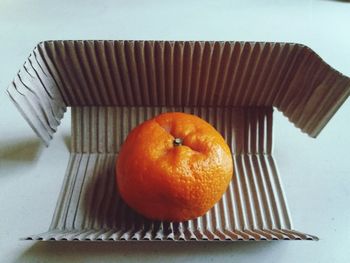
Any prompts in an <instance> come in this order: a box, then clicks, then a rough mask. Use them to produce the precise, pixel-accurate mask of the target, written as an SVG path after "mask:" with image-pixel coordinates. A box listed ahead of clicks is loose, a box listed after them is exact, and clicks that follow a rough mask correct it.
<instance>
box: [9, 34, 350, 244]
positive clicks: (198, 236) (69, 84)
mask: <svg viewBox="0 0 350 263" xmlns="http://www.w3.org/2000/svg"><path fill="white" fill-rule="evenodd" d="M7 92H8V95H9V96H10V98H11V100H12V101H13V102H14V103H15V105H16V106H17V108H18V110H19V111H20V112H21V113H22V115H23V116H24V118H25V119H26V120H27V122H28V123H29V125H30V126H31V127H32V128H33V130H34V131H35V132H36V134H37V135H38V136H39V137H40V138H41V139H42V141H43V142H44V143H45V144H46V145H48V144H49V141H50V139H51V138H52V136H53V134H54V132H55V131H56V129H57V127H58V126H59V124H60V120H61V119H62V118H63V115H64V112H65V111H66V108H67V107H71V108H72V111H71V113H72V126H71V129H72V140H71V149H70V152H71V154H70V161H69V163H68V167H67V172H66V175H65V177H64V181H63V184H62V190H61V193H60V196H59V199H58V201H57V206H56V210H55V213H54V216H53V219H52V223H51V226H50V228H49V230H48V231H47V232H45V233H42V234H39V235H33V236H30V237H26V239H29V240H91V241H96V240H114V241H120V240H175V241H178V240H283V239H302V240H317V237H315V236H313V235H309V234H305V233H303V232H299V231H296V230H295V229H294V227H293V225H292V223H291V219H290V215H289V212H288V208H287V203H286V199H285V196H284V192H283V189H282V186H281V182H280V178H279V175H278V172H277V168H276V164H275V161H274V158H273V156H272V149H271V148H272V139H273V136H272V113H273V108H277V109H278V110H280V111H282V112H283V113H284V114H285V115H286V116H287V117H288V118H289V120H290V121H291V122H292V123H294V124H295V126H296V127H298V128H300V129H301V130H302V131H303V132H305V133H307V134H309V135H310V136H311V137H316V136H317V135H318V134H319V132H320V131H321V130H322V128H323V127H324V126H325V125H326V123H327V122H328V121H329V120H330V118H331V117H332V115H333V114H334V113H335V112H336V110H337V109H338V108H339V107H340V106H341V104H342V103H343V102H344V101H345V99H346V98H347V97H348V96H349V93H350V79H349V78H347V77H346V76H343V75H342V74H340V73H339V72H337V71H335V70H334V69H332V68H331V67H330V66H329V65H327V64H326V63H325V62H324V61H323V60H322V59H321V58H320V57H319V56H318V55H316V54H315V53H314V52H313V51H312V50H310V49H309V48H308V47H305V46H303V45H299V44H290V43H252V42H190V41H186V42H182V41H164V42H162V41H45V42H41V43H39V44H38V45H37V47H36V48H35V49H34V50H33V52H32V53H31V55H30V56H29V58H28V60H27V61H26V62H25V64H24V66H23V67H22V68H21V69H20V71H19V72H18V74H17V76H16V77H15V79H14V81H13V82H12V84H11V85H10V86H9V88H8V89H7ZM167 111H183V112H189V113H193V114H196V115H198V116H200V117H202V118H204V119H206V120H207V121H209V122H210V123H211V124H213V125H214V126H215V127H216V128H217V129H218V130H219V131H220V132H221V133H222V135H223V136H224V138H225V139H226V141H227V143H228V144H229V146H230V147H231V149H232V152H233V153H234V156H233V159H234V166H235V175H234V177H233V179H232V182H231V184H230V186H229V188H228V190H227V192H226V193H225V194H224V196H223V198H222V199H221V201H220V202H219V203H217V204H216V205H215V207H214V208H213V209H211V210H210V211H209V212H208V213H207V214H206V215H204V216H203V217H200V218H197V219H195V220H190V221H186V222H181V223H168V222H153V221H150V220H147V219H145V218H143V217H141V216H139V215H137V214H136V213H134V212H133V211H132V210H130V209H129V208H128V207H127V206H126V205H125V204H124V202H123V201H122V200H121V199H120V197H119V195H118V193H117V190H116V187H115V176H114V169H115V160H116V156H117V155H118V151H119V147H120V145H121V143H122V142H123V140H124V139H125V137H126V136H127V134H128V132H129V131H130V130H131V129H132V128H133V127H134V126H136V125H137V124H138V123H141V122H143V121H144V120H146V119H148V118H151V117H152V116H155V115H157V114H158V113H160V112H167Z"/></svg>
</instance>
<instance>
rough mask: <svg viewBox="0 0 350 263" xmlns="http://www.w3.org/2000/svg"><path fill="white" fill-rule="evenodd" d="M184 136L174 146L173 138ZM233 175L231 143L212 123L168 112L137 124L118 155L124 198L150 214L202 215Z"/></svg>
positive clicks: (119, 182)
mask: <svg viewBox="0 0 350 263" xmlns="http://www.w3.org/2000/svg"><path fill="white" fill-rule="evenodd" d="M175 138H180V139H182V145H178V146H177V145H175V144H174V139H175ZM232 174H233V163H232V155H231V152H230V148H229V147H228V145H227V144H226V142H225V140H224V139H223V137H222V136H221V135H220V133H218V132H217V131H216V130H215V128H214V127H212V126H211V125H210V124H209V123H207V122H206V121H204V120H202V119H201V118H199V117H196V116H194V115H190V114H185V113H178V112H173V113H164V114H161V115H158V116H157V117H155V118H153V119H151V120H148V121H146V122H144V123H142V124H140V125H139V126H137V127H136V128H134V129H133V130H132V131H131V132H130V134H129V135H128V137H127V139H126V140H125V142H124V144H123V145H122V148H121V150H120V152H119V157H118V159H117V169H116V178H117V186H118V189H119V192H120V194H121V196H122V198H123V199H124V201H125V202H126V203H127V204H128V205H129V206H130V207H132V208H133V209H134V210H136V211H137V212H139V213H140V214H142V215H144V216H145V217H147V218H150V219H154V220H163V221H173V222H179V221H185V220H189V219H194V218H196V217H199V216H202V215H203V214H205V213H206V212H207V211H208V210H209V209H210V208H212V207H213V206H214V205H215V203H216V202H218V201H219V200H220V198H221V197H222V195H223V193H224V192H225V191H226V189H227V187H228V185H229V183H230V181H231V178H232Z"/></svg>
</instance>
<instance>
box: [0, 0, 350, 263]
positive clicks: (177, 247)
mask: <svg viewBox="0 0 350 263" xmlns="http://www.w3.org/2000/svg"><path fill="white" fill-rule="evenodd" d="M166 2H169V3H166ZM189 2H191V3H189ZM48 39H166V40H256V41H290V42H299V43H303V44H306V45H308V46H310V47H311V48H312V49H314V50H315V51H316V52H317V53H318V54H319V55H320V56H321V57H322V58H323V59H325V60H326V61H327V62H328V63H329V64H330V65H332V66H333V67H334V68H336V69H337V70H339V71H340V72H342V73H344V74H346V75H350V3H349V2H346V1H331V0H328V1H327V0H314V1H312V0H304V1H301V0H294V1H290V0H256V1H248V0H244V1H243V0H242V1H233V0H231V1H183V0H177V1H153V0H148V1H141V0H140V1H126V0H124V1H122V0H119V1H116V0H104V1H91V0H85V1H80V0H79V1H78V0H74V1H63V0H61V1H55V2H54V1H43V0H37V1H34V0H31V1H30V0H21V1H19V0H0V91H1V95H0V262H96V261H97V262H111V261H113V262H122V261H126V262H186V261H189V260H191V261H192V262H225V261H227V262H229V261H230V262H233V261H234V262H239V261H242V262H254V261H259V262H285V263H286V262H349V260H350V252H349V246H350V205H349V204H350V160H349V150H348V149H349V148H350V136H349V134H350V133H349V129H350V121H349V120H350V101H347V102H346V103H345V104H344V105H343V106H342V108H341V109H340V110H339V111H338V112H337V114H336V115H335V117H334V118H333V119H332V120H331V122H330V123H329V124H328V125H327V127H326V128H325V129H324V130H323V132H322V133H321V134H320V136H319V137H318V138H317V139H316V140H315V139H311V138H309V137H308V136H307V135H305V134H302V133H301V132H300V131H299V130H298V129H296V128H294V126H293V125H292V124H291V123H289V122H288V120H287V119H286V118H284V117H283V116H282V114H281V113H279V112H275V114H274V118H275V119H274V133H275V147H274V152H275V157H276V159H277V164H278V166H279V171H280V174H281V177H282V182H283V185H284V188H285V192H286V196H287V201H288V204H289V208H290V211H291V215H292V219H293V222H294V226H295V228H296V229H298V230H301V231H305V232H307V233H310V234H315V235H317V236H319V237H320V241H318V242H311V241H276V242H249V243H244V242H239V243H199V244H198V243H171V242H170V243H149V242H140V243H76V242H74V243H68V242H64V243H62V242H61V243H58V242H50V243H44V242H33V241H20V240H19V238H20V237H23V236H26V235H28V234H35V233H40V232H44V231H46V230H47V228H48V226H49V224H50V220H51V216H52V213H53V209H54V206H55V203H56V199H57V196H58V193H59V190H60V187H61V182H62V179H63V175H64V172H65V168H66V165H67V161H68V150H67V147H66V144H65V142H67V138H69V134H70V130H69V128H70V118H69V112H68V114H66V117H65V118H64V120H63V123H62V125H61V126H60V127H59V131H58V133H57V134H56V135H55V137H54V140H53V141H52V143H51V145H50V147H49V148H45V147H44V146H43V144H42V143H41V142H40V141H39V140H38V138H36V136H35V134H34V132H33V131H32V130H31V129H30V128H29V126H28V125H27V123H26V122H25V121H24V119H23V118H22V117H21V116H20V114H19V113H18V112H17V110H16V109H15V107H14V106H13V105H12V103H11V102H10V100H9V99H8V98H7V96H6V94H5V93H4V90H5V88H6V87H7V85H8V84H9V83H10V82H11V80H12V78H13V77H14V76H15V73H16V72H17V70H18V69H19V68H20V66H21V65H22V64H23V62H24V61H25V59H26V57H27V56H28V55H29V52H30V51H31V50H32V48H33V47H34V46H35V45H36V44H37V43H38V42H39V41H41V40H48Z"/></svg>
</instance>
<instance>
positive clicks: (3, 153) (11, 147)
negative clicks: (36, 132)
mask: <svg viewBox="0 0 350 263" xmlns="http://www.w3.org/2000/svg"><path fill="white" fill-rule="evenodd" d="M40 144H41V142H40V139H39V138H23V139H18V140H12V141H6V142H5V143H4V144H3V145H1V146H0V159H1V160H11V161H17V162H31V161H34V160H35V159H36V157H37V156H38V153H39V148H40Z"/></svg>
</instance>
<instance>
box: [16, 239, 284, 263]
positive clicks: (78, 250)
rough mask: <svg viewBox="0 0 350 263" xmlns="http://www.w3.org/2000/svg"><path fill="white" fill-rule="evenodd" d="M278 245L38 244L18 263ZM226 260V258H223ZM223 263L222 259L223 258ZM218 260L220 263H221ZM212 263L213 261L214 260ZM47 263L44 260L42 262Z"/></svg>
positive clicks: (215, 253)
mask: <svg viewBox="0 0 350 263" xmlns="http://www.w3.org/2000/svg"><path fill="white" fill-rule="evenodd" d="M280 243H281V242H274V241H270V242H176V243H175V242H171V241H166V242H159V241H158V242H157V241H152V242H147V241H146V242H132V241H131V242H119V243H113V242H106V243H103V242H94V243H92V242H67V241H61V242H59V241H55V242H37V243H35V244H34V245H33V246H32V247H30V248H29V249H28V250H26V251H25V252H24V253H23V254H22V255H21V256H20V257H19V258H18V261H17V262H32V261H33V260H35V261H36V262H44V261H45V260H50V261H57V262H59V261H63V260H67V262H68V261H69V262H76V261H77V260H82V259H83V258H86V259H89V261H91V262H95V261H96V262H97V261H101V260H103V259H106V260H107V259H111V258H113V260H117V259H124V260H125V259H127V261H128V262H134V261H137V262H144V261H146V260H148V261H150V262H155V261H159V262H166V261H167V260H169V259H172V260H173V259H175V258H179V259H180V258H181V259H185V258H188V257H197V256H198V257H202V258H203V257H204V258H203V259H206V258H207V260H208V261H209V260H213V259H212V258H213V257H227V256H228V255H232V256H242V255H249V254H251V253H254V254H255V255H256V253H259V251H261V250H263V249H266V248H268V247H270V248H271V247H273V246H279V245H280ZM226 259H227V258H226ZM222 260H224V259H222ZM222 260H221V261H222ZM214 261H215V260H214ZM45 262H46V261H45Z"/></svg>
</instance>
